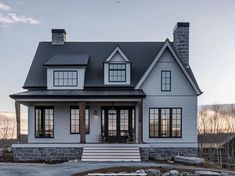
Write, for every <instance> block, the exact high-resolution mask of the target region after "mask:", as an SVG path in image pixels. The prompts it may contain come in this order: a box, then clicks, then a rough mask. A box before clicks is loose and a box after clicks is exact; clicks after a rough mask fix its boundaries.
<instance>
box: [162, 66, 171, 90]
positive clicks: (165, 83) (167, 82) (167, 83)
mask: <svg viewBox="0 0 235 176" xmlns="http://www.w3.org/2000/svg"><path fill="white" fill-rule="evenodd" d="M161 90H162V91H171V71H169V70H164V71H162V72H161Z"/></svg>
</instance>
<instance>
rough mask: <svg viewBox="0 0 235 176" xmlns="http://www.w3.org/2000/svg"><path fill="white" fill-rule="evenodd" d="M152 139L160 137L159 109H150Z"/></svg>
mask: <svg viewBox="0 0 235 176" xmlns="http://www.w3.org/2000/svg"><path fill="white" fill-rule="evenodd" d="M149 115H150V119H149V120H150V123H149V124H150V127H149V129H150V130H149V131H150V137H159V127H158V126H159V119H158V118H159V114H158V109H150V114H149Z"/></svg>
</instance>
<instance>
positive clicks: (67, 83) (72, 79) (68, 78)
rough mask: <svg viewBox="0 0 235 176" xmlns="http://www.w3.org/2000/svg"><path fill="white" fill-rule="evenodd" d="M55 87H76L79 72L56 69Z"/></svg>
mask: <svg viewBox="0 0 235 176" xmlns="http://www.w3.org/2000/svg"><path fill="white" fill-rule="evenodd" d="M53 83H54V86H55V87H76V86H77V85H78V72H77V71H76V70H56V71H54V73H53Z"/></svg>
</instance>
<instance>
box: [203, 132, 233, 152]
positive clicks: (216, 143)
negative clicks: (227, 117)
mask: <svg viewBox="0 0 235 176" xmlns="http://www.w3.org/2000/svg"><path fill="white" fill-rule="evenodd" d="M232 137H234V133H205V134H198V145H199V148H201V149H204V148H222V147H223V145H224V144H226V143H227V142H229V141H230V140H231V139H232Z"/></svg>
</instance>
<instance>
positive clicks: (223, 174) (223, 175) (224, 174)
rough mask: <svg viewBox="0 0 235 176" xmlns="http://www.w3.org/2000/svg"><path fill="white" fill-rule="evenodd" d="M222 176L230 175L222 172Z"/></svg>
mask: <svg viewBox="0 0 235 176" xmlns="http://www.w3.org/2000/svg"><path fill="white" fill-rule="evenodd" d="M220 175H221V176H229V173H227V172H222V173H220Z"/></svg>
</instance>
